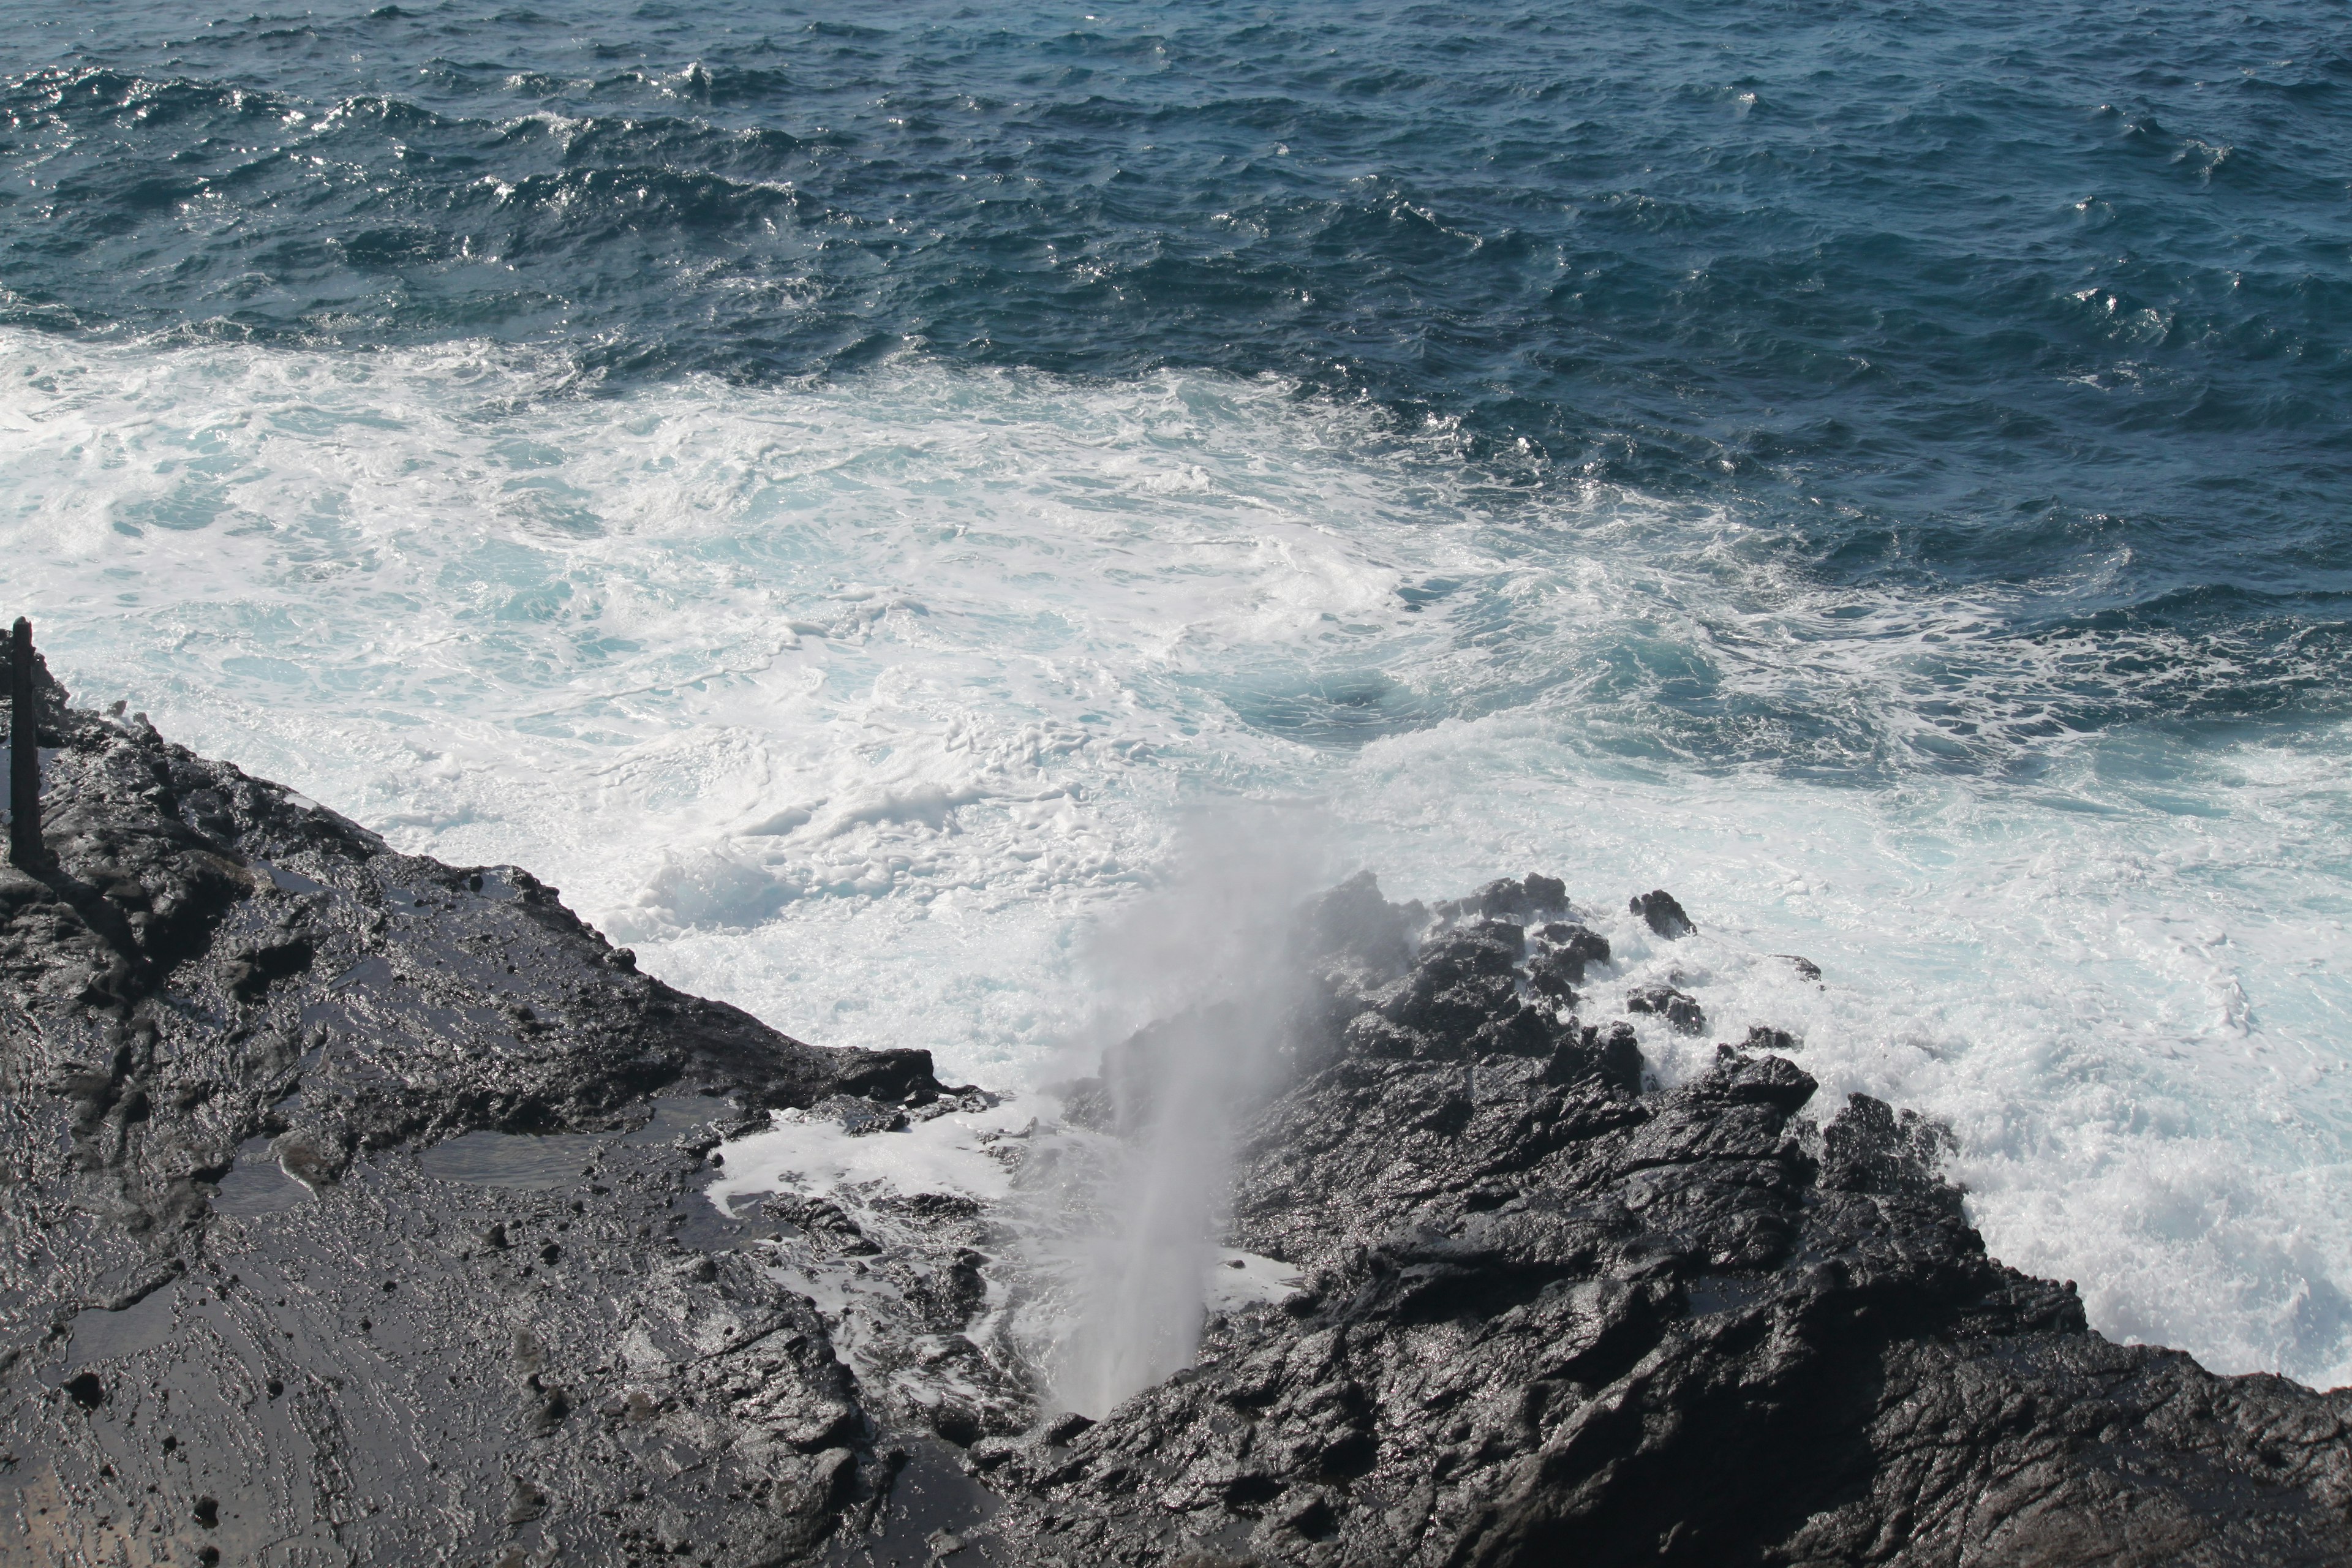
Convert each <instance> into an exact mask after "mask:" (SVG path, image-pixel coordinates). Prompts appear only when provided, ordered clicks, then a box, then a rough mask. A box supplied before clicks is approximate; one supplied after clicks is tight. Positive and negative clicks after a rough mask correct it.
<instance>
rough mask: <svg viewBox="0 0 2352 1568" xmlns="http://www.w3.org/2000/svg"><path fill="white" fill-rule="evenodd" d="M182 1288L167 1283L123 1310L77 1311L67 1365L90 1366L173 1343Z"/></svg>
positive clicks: (92, 1309)
mask: <svg viewBox="0 0 2352 1568" xmlns="http://www.w3.org/2000/svg"><path fill="white" fill-rule="evenodd" d="M179 1299H180V1292H179V1289H178V1288H177V1287H176V1286H171V1285H166V1286H164V1287H163V1288H162V1289H158V1290H154V1291H152V1292H151V1293H149V1294H148V1295H147V1296H146V1297H145V1298H144V1299H143V1300H138V1301H134V1302H132V1303H131V1305H130V1306H128V1307H125V1308H123V1309H122V1310H121V1311H119V1312H110V1311H108V1310H105V1309H104V1308H102V1307H85V1308H84V1309H82V1310H80V1311H79V1312H77V1313H75V1314H74V1320H73V1337H72V1339H71V1341H70V1342H68V1345H67V1347H66V1365H67V1366H68V1367H69V1368H71V1367H79V1366H87V1365H89V1363H91V1362H94V1361H108V1360H111V1359H113V1358H114V1357H116V1356H126V1355H131V1354H133V1353H135V1352H139V1351H144V1350H152V1349H154V1348H155V1347H156V1346H157V1345H161V1344H169V1343H170V1342H171V1339H172V1329H173V1323H174V1321H175V1319H176V1317H177V1313H178V1306H179Z"/></svg>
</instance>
